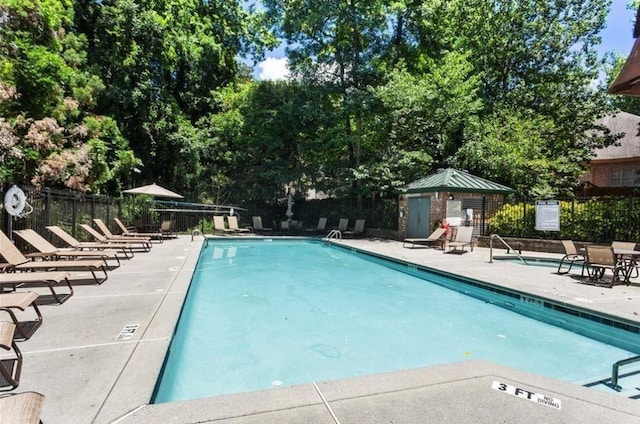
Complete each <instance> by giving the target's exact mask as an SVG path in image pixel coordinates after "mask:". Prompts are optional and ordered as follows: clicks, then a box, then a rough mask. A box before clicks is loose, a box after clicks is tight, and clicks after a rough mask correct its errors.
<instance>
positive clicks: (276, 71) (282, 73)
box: [258, 57, 289, 80]
mask: <svg viewBox="0 0 640 424" xmlns="http://www.w3.org/2000/svg"><path fill="white" fill-rule="evenodd" d="M258 66H259V67H260V69H261V71H260V73H259V74H258V79H261V80H280V79H286V78H287V77H288V76H289V69H288V68H287V58H286V57H282V58H279V59H278V58H275V57H268V58H266V59H265V60H263V61H262V62H260V63H258Z"/></svg>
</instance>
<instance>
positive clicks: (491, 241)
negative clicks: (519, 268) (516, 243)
mask: <svg viewBox="0 0 640 424" xmlns="http://www.w3.org/2000/svg"><path fill="white" fill-rule="evenodd" d="M494 238H497V239H498V240H500V241H501V242H502V244H504V245H505V246H506V248H507V249H511V250H513V253H515V254H516V256H517V257H518V258H520V260H521V261H522V262H523V263H524V264H525V265H529V264H528V263H527V261H525V260H524V258H523V257H522V255H520V254H519V253H518V251H517V250H515V249H514V248H513V247H511V246H509V243H507V242H506V241H504V239H503V238H502V237H500V236H499V235H498V234H491V238H490V239H489V263H490V264H492V263H493V239H494Z"/></svg>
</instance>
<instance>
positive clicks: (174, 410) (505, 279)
mask: <svg viewBox="0 0 640 424" xmlns="http://www.w3.org/2000/svg"><path fill="white" fill-rule="evenodd" d="M201 244H202V238H200V237H198V238H196V240H192V239H191V237H188V236H182V237H180V238H178V239H176V240H170V241H167V242H165V243H163V244H155V245H154V247H153V249H152V251H151V252H150V253H146V254H145V253H140V254H136V256H135V257H134V258H133V259H131V260H130V261H127V262H125V263H124V264H123V265H122V267H120V268H119V269H116V270H114V271H112V272H111V273H110V277H109V280H108V281H106V282H105V283H104V284H102V285H100V286H96V285H80V286H76V287H75V291H76V292H75V295H74V296H73V297H72V298H71V299H70V300H69V301H68V302H67V303H65V304H63V305H45V306H42V308H41V309H42V313H43V315H44V325H43V326H42V327H41V328H40V329H39V330H38V332H37V333H36V334H35V335H34V336H33V337H32V339H31V340H29V341H26V342H24V343H21V345H20V347H21V348H22V351H23V353H24V368H23V376H22V380H21V384H20V387H19V388H18V389H17V391H18V392H20V391H27V390H35V391H38V392H41V393H43V394H45V396H46V401H45V410H44V417H43V418H44V422H45V423H47V424H56V423H64V424H73V423H82V424H83V423H97V424H100V423H123V424H125V423H126V424H129V423H131V424H133V423H136V424H141V423H142V424H144V423H154V424H155V423H160V422H161V423H213V422H216V423H233V424H245V423H246V424H249V423H396V424H397V423H416V422H456V423H465V422H468V423H495V422H521V423H526V422H532V423H533V422H536V423H540V422H558V423H571V422H580V423H589V422H593V423H599V424H601V423H603V422H616V423H618V424H619V423H637V422H640V402H639V401H633V400H629V399H627V398H624V397H622V396H618V395H609V394H606V393H601V392H599V391H596V390H593V389H587V388H584V387H581V386H577V385H574V384H569V383H565V382H560V381H556V380H553V379H548V378H546V377H541V376H537V375H532V374H528V373H524V372H521V371H519V370H514V369H511V368H507V367H502V366H498V365H495V364H490V363H486V362H481V361H469V362H464V363H458V364H451V365H446V366H439V367H431V368H425V369H417V370H407V371H403V372H398V373H390V374H382V375H373V376H366V377H358V378H350V379H344V380H338V381H331V382H317V383H311V384H303V385H299V386H293V387H283V388H278V389H272V390H267V391H261V392H252V393H245V394H237V395H229V396H220V397H215V398H208V399H198V400H194V401H187V402H176V403H170V404H162V405H148V404H147V403H148V401H149V399H150V398H151V396H152V392H153V388H154V384H155V380H156V378H157V375H158V373H159V371H160V368H161V366H162V361H163V359H164V354H165V352H166V349H167V346H168V344H169V341H170V339H171V335H172V333H173V329H174V326H175V323H176V321H177V318H178V315H179V312H180V307H181V305H182V301H183V298H184V296H185V295H186V291H187V289H188V285H189V282H190V278H191V273H192V271H193V269H194V267H195V264H196V262H197V259H198V254H199V252H200V248H201ZM342 244H344V245H346V246H350V247H353V248H357V249H363V250H367V251H370V252H373V253H376V254H380V255H385V256H389V257H393V258H397V259H400V260H403V261H407V262H412V263H416V264H420V265H425V266H429V267H433V268H437V269H440V270H444V271H447V272H451V273H456V274H461V275H465V276H468V277H471V278H474V279H477V280H482V281H485V282H489V283H491V284H495V285H499V286H505V287H508V288H510V289H515V290H518V291H521V292H523V293H529V294H532V295H536V296H542V297H546V298H549V299H552V300H554V301H558V302H562V303H566V304H570V305H572V306H574V307H579V308H583V309H585V310H593V311H597V312H599V313H602V314H606V315H611V316H616V317H620V318H621V319H623V320H626V321H628V322H633V323H637V324H640V316H639V315H640V284H638V283H637V282H634V284H632V285H631V286H616V287H614V288H612V289H609V288H601V287H595V286H589V285H585V284H580V283H579V282H578V281H577V280H576V279H574V278H572V277H571V276H559V275H556V274H553V270H551V269H549V268H544V267H533V266H531V267H526V266H523V265H520V264H517V263H507V262H495V263H488V257H489V255H488V251H487V250H486V249H480V248H478V249H475V250H474V251H473V252H467V253H465V254H462V255H458V254H443V253H442V251H438V250H434V249H427V248H417V249H405V248H403V247H402V243H398V242H395V241H388V240H348V241H343V242H342ZM502 252H504V251H502ZM546 256H555V257H558V255H546ZM534 393H535V395H534ZM539 394H542V395H546V396H547V398H546V399H547V403H553V400H560V401H561V409H557V408H554V407H553V405H551V406H549V405H542V404H540V403H536V402H533V401H532V400H535V399H537V396H538V395H539ZM540 399H542V401H543V402H544V401H545V398H544V397H541V398H540Z"/></svg>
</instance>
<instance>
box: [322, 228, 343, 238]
mask: <svg viewBox="0 0 640 424" xmlns="http://www.w3.org/2000/svg"><path fill="white" fill-rule="evenodd" d="M324 239H325V240H331V239H337V240H342V233H341V232H340V230H331V231H329V234H327V235H326V236H325V238H324Z"/></svg>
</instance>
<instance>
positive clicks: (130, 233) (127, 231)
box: [113, 218, 164, 243]
mask: <svg viewBox="0 0 640 424" xmlns="http://www.w3.org/2000/svg"><path fill="white" fill-rule="evenodd" d="M113 220H114V221H115V223H116V225H117V226H118V228H120V232H121V234H120V235H121V236H124V237H144V238H149V239H151V240H157V241H159V242H160V243H162V242H163V241H164V236H163V234H162V231H158V232H157V233H139V232H138V229H137V228H136V227H127V226H126V225H124V223H123V222H122V221H120V219H119V218H113Z"/></svg>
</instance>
